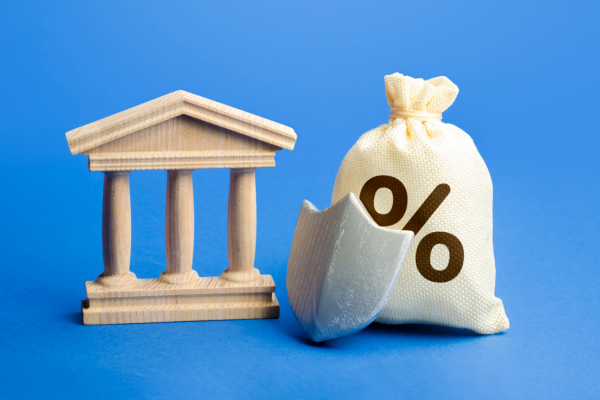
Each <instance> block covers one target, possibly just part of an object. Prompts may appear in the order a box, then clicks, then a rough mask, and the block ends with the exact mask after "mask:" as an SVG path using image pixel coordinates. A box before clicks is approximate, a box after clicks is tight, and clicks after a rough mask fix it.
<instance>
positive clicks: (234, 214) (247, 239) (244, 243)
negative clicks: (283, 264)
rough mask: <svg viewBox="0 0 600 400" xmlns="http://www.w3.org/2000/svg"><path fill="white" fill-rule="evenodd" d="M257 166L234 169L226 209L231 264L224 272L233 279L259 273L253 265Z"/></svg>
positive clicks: (241, 279) (246, 280)
mask: <svg viewBox="0 0 600 400" xmlns="http://www.w3.org/2000/svg"><path fill="white" fill-rule="evenodd" d="M254 171H256V168H243V169H231V170H230V174H229V204H228V209H227V255H228V257H229V268H227V269H226V270H225V271H223V274H222V275H221V277H222V278H225V279H227V280H230V281H234V282H249V281H253V280H255V279H256V278H258V277H259V276H260V273H259V272H258V270H257V269H256V268H254V253H255V251H256V183H255V178H254Z"/></svg>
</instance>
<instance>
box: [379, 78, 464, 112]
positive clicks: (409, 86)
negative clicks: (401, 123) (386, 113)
mask: <svg viewBox="0 0 600 400" xmlns="http://www.w3.org/2000/svg"><path fill="white" fill-rule="evenodd" d="M385 95H386V97H387V101H388V104H389V105H390V107H391V110H390V119H396V118H404V119H416V120H419V121H441V119H442V112H444V111H446V109H448V107H450V106H451V105H452V103H454V100H455V99H456V96H457V95H458V86H456V85H455V84H454V83H452V81H450V79H448V78H446V77H445V76H439V77H437V78H432V79H429V80H427V81H425V80H423V79H420V78H419V79H415V78H411V77H410V76H405V75H402V74H399V73H397V72H396V73H395V74H392V75H386V76H385Z"/></svg>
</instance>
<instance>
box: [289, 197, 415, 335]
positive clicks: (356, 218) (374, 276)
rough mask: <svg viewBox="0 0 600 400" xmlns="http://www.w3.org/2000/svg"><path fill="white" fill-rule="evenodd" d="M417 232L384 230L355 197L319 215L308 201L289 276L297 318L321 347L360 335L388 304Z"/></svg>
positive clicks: (293, 252)
mask: <svg viewBox="0 0 600 400" xmlns="http://www.w3.org/2000/svg"><path fill="white" fill-rule="evenodd" d="M413 238H414V234H413V232H411V231H398V230H392V229H386V228H382V227H380V226H378V225H377V224H376V223H375V222H374V221H373V219H372V218H371V216H370V215H369V213H368V212H367V210H366V209H365V208H364V206H363V205H362V203H361V202H360V200H359V199H358V198H357V197H356V196H355V195H354V194H353V193H350V194H348V195H347V196H345V197H344V198H343V199H341V200H340V201H338V202H337V203H335V204H334V205H333V206H331V207H329V208H327V209H325V210H323V211H319V210H317V209H316V208H315V206H313V205H312V204H311V203H310V202H309V201H307V200H304V202H303V203H302V208H301V210H300V215H299V216H298V222H297V224H296V231H295V233H294V240H293V243H292V250H291V252H290V259H289V261H288V270H287V291H288V298H289V301H290V306H291V307H292V311H293V313H294V316H295V317H296V319H297V320H298V322H299V323H300V325H301V326H302V328H303V329H304V330H305V331H306V333H307V334H308V336H309V337H310V338H311V339H312V340H314V341H315V342H321V341H324V340H330V339H335V338H339V337H342V336H346V335H350V334H352V333H356V332H358V331H360V330H361V329H363V328H364V327H366V326H367V325H369V324H370V323H371V322H373V320H374V319H375V318H377V315H379V313H380V312H381V310H382V309H383V307H384V306H385V304H386V303H387V300H388V298H389V297H390V294H391V293H392V289H393V288H394V284H395V283H396V280H397V278H398V275H399V274H400V270H401V269H402V265H403V264H404V260H405V259H406V256H407V254H408V250H409V249H410V245H411V244H412V240H413Z"/></svg>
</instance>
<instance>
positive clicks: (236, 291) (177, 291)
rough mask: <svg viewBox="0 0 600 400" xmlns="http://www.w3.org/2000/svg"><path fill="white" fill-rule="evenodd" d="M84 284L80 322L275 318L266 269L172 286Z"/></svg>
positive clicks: (276, 307)
mask: <svg viewBox="0 0 600 400" xmlns="http://www.w3.org/2000/svg"><path fill="white" fill-rule="evenodd" d="M85 286H86V291H87V296H88V298H87V299H85V300H83V301H82V302H81V306H82V307H81V312H82V316H83V323H84V325H106V324H139V323H149V322H177V321H209V320H233V319H264V318H279V303H278V301H277V298H276V297H275V293H274V292H275V282H274V281H273V278H272V277H271V275H260V276H259V277H258V278H257V279H255V280H254V281H252V282H249V283H235V282H230V281H228V280H225V279H222V278H220V277H209V278H198V280H197V281H195V282H193V283H189V284H185V285H178V286H177V287H173V285H172V284H169V283H165V282H161V281H160V280H159V279H138V280H136V281H135V283H134V285H133V286H129V287H127V288H107V287H106V286H104V285H101V284H99V283H97V282H86V283H85Z"/></svg>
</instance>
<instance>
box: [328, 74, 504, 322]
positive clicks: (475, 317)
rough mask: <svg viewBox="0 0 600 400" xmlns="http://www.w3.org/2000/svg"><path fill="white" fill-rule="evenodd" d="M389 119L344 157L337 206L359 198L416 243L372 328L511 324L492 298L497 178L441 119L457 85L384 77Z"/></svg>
mask: <svg viewBox="0 0 600 400" xmlns="http://www.w3.org/2000/svg"><path fill="white" fill-rule="evenodd" d="M385 92H386V97H387V101H388V103H389V105H390V107H391V114H390V120H389V122H388V123H387V124H385V125H381V126H379V127H377V128H375V129H373V130H371V131H369V132H367V133H365V134H363V135H362V136H361V137H360V138H359V139H358V141H357V142H356V144H355V145H354V146H353V147H352V148H351V149H350V151H349V152H348V154H347V155H346V157H345V158H344V160H343V162H342V165H341V167H340V169H339V172H338V174H337V177H336V180H335V187H334V189H333V196H332V200H331V202H332V204H335V203H336V202H337V201H338V200H340V199H341V198H342V197H344V196H345V195H347V194H348V193H350V192H353V193H354V194H355V195H356V196H358V197H359V198H360V200H361V201H362V203H363V205H364V206H365V208H366V209H367V211H368V212H369V214H370V215H371V217H372V218H373V220H374V221H375V222H376V223H377V224H379V225H380V226H385V227H388V228H392V229H400V230H410V231H413V232H414V234H415V238H414V241H413V244H412V246H411V249H410V251H409V253H408V257H407V259H406V261H405V264H404V267H403V268H402V272H401V273H400V275H399V277H398V280H397V282H396V284H395V286H394V289H393V292H392V295H391V296H390V298H389V300H388V302H387V304H386V306H385V308H384V309H383V311H382V312H381V313H380V314H379V316H378V317H377V319H376V320H375V321H376V322H381V323H386V324H405V323H423V324H435V325H445V326H451V327H456V328H467V329H471V330H473V331H475V332H477V333H480V334H492V333H498V332H502V331H504V330H506V329H508V327H509V322H508V318H507V317H506V313H505V311H504V306H503V304H502V300H500V299H498V298H497V297H496V296H495V294H494V291H495V281H496V267H495V261H494V248H493V242H492V227H493V221H492V180H491V177H490V174H489V171H488V169H487V167H486V165H485V163H484V161H483V159H482V158H481V155H480V154H479V152H478V151H477V148H476V147H475V144H474V143H473V140H472V139H471V137H470V136H469V135H467V134H466V133H465V132H463V131H462V130H461V129H459V128H458V127H456V126H454V125H451V124H448V123H444V122H442V112H444V111H445V110H446V109H447V108H448V107H450V105H452V103H453V102H454V100H455V99H456V96H457V94H458V87H457V86H456V85H455V84H453V83H452V82H451V81H450V80H449V79H448V78H446V77H438V78H433V79H429V80H427V81H424V80H423V79H414V78H411V77H408V76H404V75H401V74H398V73H395V74H393V75H387V76H386V77H385Z"/></svg>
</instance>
